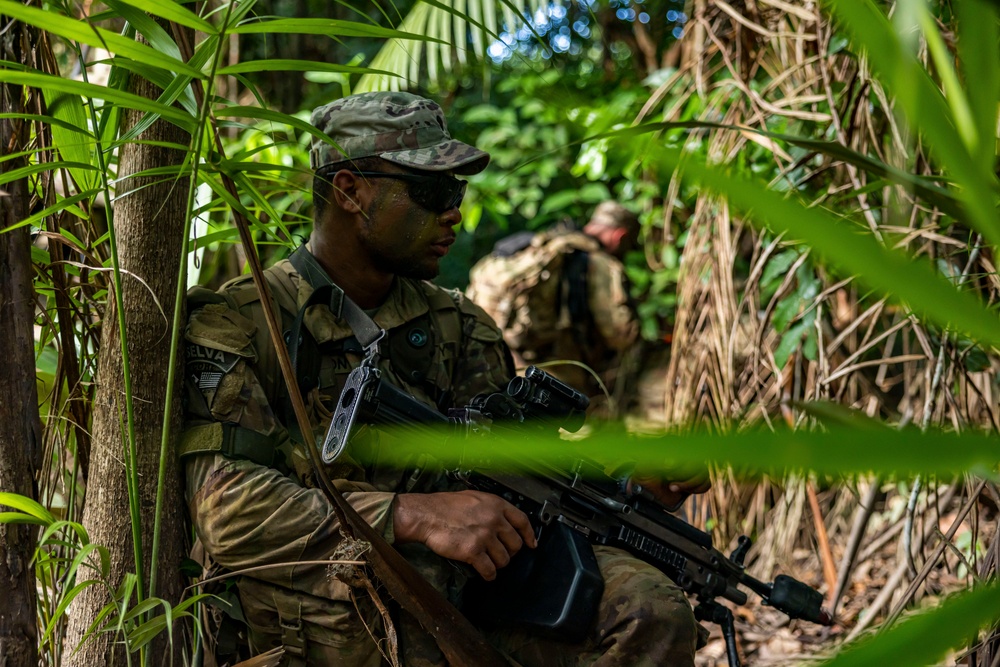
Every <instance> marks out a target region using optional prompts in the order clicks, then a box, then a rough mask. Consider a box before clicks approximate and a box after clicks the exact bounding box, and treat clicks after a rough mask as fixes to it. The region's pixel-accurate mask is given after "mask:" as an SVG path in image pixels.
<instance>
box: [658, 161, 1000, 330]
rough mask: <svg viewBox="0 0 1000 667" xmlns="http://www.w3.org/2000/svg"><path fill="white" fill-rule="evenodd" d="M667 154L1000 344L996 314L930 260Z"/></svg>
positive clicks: (752, 210) (939, 318)
mask: <svg viewBox="0 0 1000 667" xmlns="http://www.w3.org/2000/svg"><path fill="white" fill-rule="evenodd" d="M663 155H664V157H665V161H666V163H667V166H668V168H669V169H671V170H673V169H674V168H676V167H681V166H682V165H683V166H682V172H683V173H684V175H685V176H684V177H685V180H694V181H697V182H699V183H701V185H702V186H704V187H707V188H708V189H710V190H712V191H714V192H716V193H718V194H720V195H723V196H725V197H726V198H727V199H728V200H729V203H730V204H731V205H732V206H733V207H734V208H736V209H738V210H740V211H742V212H744V213H745V214H746V215H747V216H748V217H750V218H752V219H754V220H756V221H758V222H762V223H764V224H766V225H767V226H768V227H770V228H771V229H772V230H774V231H776V232H784V233H786V234H788V235H789V237H790V238H791V239H800V240H802V241H804V242H806V243H807V244H808V245H809V246H810V247H811V248H813V250H814V252H817V253H819V254H820V255H821V256H822V257H824V258H825V259H826V260H827V261H828V262H830V263H831V264H833V265H834V266H836V267H837V268H838V269H840V271H841V272H842V273H845V274H847V275H857V277H858V280H859V281H860V282H862V283H864V284H866V285H868V286H869V287H872V288H874V289H875V290H877V291H878V292H879V293H882V294H886V295H889V296H891V297H892V298H894V299H897V300H899V301H902V302H904V303H906V304H907V305H908V306H909V307H910V308H912V309H913V310H914V311H916V312H917V313H918V314H920V315H921V316H924V317H927V318H930V319H932V320H934V321H935V322H937V323H938V324H941V325H942V326H947V327H950V328H953V329H955V330H957V331H960V332H966V333H967V334H968V335H969V336H970V337H971V338H973V339H975V340H977V341H979V342H982V343H987V344H989V345H993V346H996V347H1000V320H998V318H997V316H996V314H995V313H993V312H991V311H989V310H987V309H986V308H985V307H984V306H983V304H982V303H981V302H980V301H979V300H978V299H977V298H976V297H975V296H973V295H972V294H970V293H968V292H962V291H959V290H958V289H956V288H955V286H954V285H952V284H950V283H948V282H947V281H946V280H945V279H944V278H943V277H941V276H940V275H939V274H938V273H936V272H935V271H934V270H933V269H932V268H931V267H930V266H929V264H928V262H926V261H925V260H922V259H915V258H913V257H912V256H910V255H908V254H906V253H904V252H901V251H898V250H894V249H890V248H886V247H885V246H882V245H881V244H879V243H878V242H877V241H876V240H875V239H874V238H872V237H871V236H870V235H869V234H867V233H864V232H862V231H861V228H860V227H855V228H852V227H849V226H847V225H845V224H844V222H843V221H842V220H840V219H839V218H837V217H835V216H833V215H832V214H830V213H827V212H825V211H822V210H820V209H817V208H809V207H806V206H803V205H802V204H800V203H798V202H796V201H794V200H792V199H788V198H786V197H784V196H782V195H780V194H778V193H775V192H772V191H771V190H768V189H767V188H766V187H764V186H763V185H761V184H758V183H754V182H753V181H750V180H747V179H745V178H743V177H740V176H737V175H735V174H733V173H729V172H728V171H726V170H724V169H722V168H719V167H707V166H705V165H701V164H698V163H696V162H694V161H692V160H685V159H683V157H682V155H681V153H680V152H678V151H675V150H671V149H664V150H663Z"/></svg>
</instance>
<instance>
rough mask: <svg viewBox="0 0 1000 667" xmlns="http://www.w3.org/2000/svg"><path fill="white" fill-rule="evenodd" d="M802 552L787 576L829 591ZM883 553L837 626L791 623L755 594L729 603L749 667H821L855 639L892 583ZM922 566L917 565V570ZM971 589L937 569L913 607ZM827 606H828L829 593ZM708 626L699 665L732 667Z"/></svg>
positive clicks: (891, 563) (865, 566)
mask: <svg viewBox="0 0 1000 667" xmlns="http://www.w3.org/2000/svg"><path fill="white" fill-rule="evenodd" d="M991 532H992V531H991ZM798 553H799V554H800V555H801V556H803V557H802V558H801V560H800V562H799V563H798V564H797V566H796V567H792V568H791V569H790V570H788V571H787V573H788V574H791V575H792V576H795V577H796V578H799V579H801V580H802V581H804V582H806V583H809V584H810V585H813V586H815V587H817V588H819V589H820V590H823V592H824V593H826V591H825V587H824V586H823V585H822V582H821V578H822V574H821V572H820V571H819V567H818V565H817V564H816V559H815V557H813V556H812V555H811V554H807V552H805V550H800V551H799V552H798ZM882 555H883V556H884V557H883V558H878V559H875V558H873V559H871V560H869V561H867V562H866V563H862V565H861V566H860V567H859V572H858V573H857V574H856V575H855V577H854V578H853V583H852V585H851V586H850V587H849V589H848V590H847V591H846V592H845V594H844V597H843V599H842V600H841V603H840V605H839V606H838V609H837V623H835V624H834V625H833V626H832V627H823V626H819V625H815V624H813V623H808V622H805V621H800V620H795V621H790V620H789V618H788V617H787V616H785V614H783V613H781V612H779V611H777V610H776V609H774V608H772V607H768V606H765V605H763V604H761V600H760V598H759V597H757V596H756V595H753V594H750V596H749V597H750V600H749V601H748V602H747V604H746V605H743V606H741V607H737V606H735V605H732V604H730V603H728V602H726V603H725V604H727V606H729V607H730V609H732V611H733V614H734V616H735V621H736V632H737V637H738V638H737V642H738V645H739V649H740V659H741V660H742V664H743V665H744V667H785V666H790V665H811V664H819V663H821V662H823V661H824V660H826V659H829V658H830V657H832V656H833V655H834V653H836V651H837V650H838V649H839V648H840V647H841V646H842V645H844V644H845V642H846V641H848V640H849V638H850V640H853V639H854V637H853V636H852V631H854V630H855V628H856V627H857V626H858V623H859V620H860V619H862V618H864V616H865V614H866V613H867V610H869V609H871V608H872V606H873V605H874V604H876V601H877V599H878V598H879V594H880V593H881V592H882V591H883V590H884V589H885V587H886V586H887V585H889V584H890V582H891V580H892V576H893V571H894V570H895V569H896V564H895V558H894V556H893V555H891V554H888V553H885V554H882ZM920 565H921V563H919V562H918V563H917V567H918V568H919V567H920ZM966 585H967V582H966V580H965V579H964V578H962V579H960V578H959V577H958V576H956V574H955V573H954V572H953V571H949V568H948V567H947V566H941V567H938V568H935V569H934V570H932V571H931V572H930V574H929V575H928V577H927V581H926V583H925V585H923V586H922V587H921V588H920V589H919V593H920V597H919V600H918V602H917V603H916V604H915V605H913V604H911V605H910V607H913V606H916V607H920V608H922V607H925V606H927V605H928V604H931V603H932V602H933V601H934V600H935V599H937V598H940V597H941V596H943V595H946V594H948V593H951V592H954V591H958V590H962V589H964V588H965V587H966ZM896 588H897V589H898V590H897V591H896V593H895V595H892V596H891V597H890V599H891V600H892V602H891V604H892V605H894V604H896V601H897V600H898V599H899V598H900V597H901V596H902V594H903V592H904V589H905V588H906V585H905V582H904V583H903V585H898V584H897V585H896ZM825 606H826V607H827V608H829V594H827V597H826V600H825ZM885 612H886V610H885V609H883V610H882V612H881V613H880V614H879V618H878V620H877V623H881V622H882V621H883V620H884V617H885ZM907 613H909V612H907ZM704 625H705V627H706V628H707V629H708V630H709V632H710V633H711V634H710V636H709V639H708V643H707V645H706V646H704V647H703V648H701V649H700V650H699V651H698V653H697V657H696V665H697V667H725V666H727V665H728V664H729V663H728V660H727V657H726V644H725V640H724V639H723V636H722V632H721V629H720V628H719V626H718V625H715V624H704ZM876 627H877V626H876ZM873 632H875V629H873V628H872V626H870V625H869V626H866V627H865V628H864V629H863V630H862V632H860V633H859V635H860V636H862V637H864V636H868V635H871V634H872V633H873ZM961 658H962V656H951V657H949V658H948V659H946V660H945V661H943V662H941V663H938V664H939V665H942V666H949V665H963V664H967V663H966V662H965V661H963V660H961Z"/></svg>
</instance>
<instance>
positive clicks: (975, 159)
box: [824, 0, 1000, 244]
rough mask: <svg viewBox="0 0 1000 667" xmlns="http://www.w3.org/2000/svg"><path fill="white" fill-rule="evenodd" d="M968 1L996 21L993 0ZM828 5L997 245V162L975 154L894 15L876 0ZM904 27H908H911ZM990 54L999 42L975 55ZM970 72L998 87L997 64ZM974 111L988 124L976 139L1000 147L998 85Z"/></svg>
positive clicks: (974, 220) (970, 84) (974, 35)
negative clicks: (909, 47)
mask: <svg viewBox="0 0 1000 667" xmlns="http://www.w3.org/2000/svg"><path fill="white" fill-rule="evenodd" d="M967 1H968V2H971V3H972V4H974V5H976V11H977V13H978V14H979V16H980V20H981V21H983V22H984V23H994V24H995V23H996V21H997V13H996V8H995V7H994V6H993V5H992V4H991V3H987V2H979V1H977V0H967ZM824 4H826V5H827V6H828V7H829V8H830V9H831V10H832V11H833V13H834V14H835V15H836V17H837V18H838V19H839V20H840V22H841V23H842V24H843V25H844V26H845V27H846V28H847V30H848V32H850V34H851V36H852V37H853V40H852V43H853V44H854V46H855V48H857V49H859V50H861V51H864V52H865V53H867V54H868V56H869V59H868V62H869V63H870V65H871V68H872V69H873V70H874V72H875V73H876V74H877V75H878V78H879V80H880V82H881V83H882V84H883V85H884V86H885V87H886V89H887V90H888V91H889V92H890V93H891V94H892V95H893V96H894V97H895V98H896V100H897V102H898V104H899V107H900V109H901V110H902V111H903V112H904V113H905V115H906V119H907V121H908V122H909V125H910V127H911V128H913V129H914V130H915V131H918V132H919V133H920V134H921V136H922V137H923V138H924V140H925V141H926V143H927V146H928V147H929V149H930V152H931V154H932V155H933V156H934V157H935V158H936V160H937V161H938V162H939V164H940V165H941V166H942V167H943V168H944V169H946V170H947V171H948V172H949V173H950V174H951V176H952V177H953V178H954V180H955V181H956V185H957V188H956V189H957V191H958V193H959V196H960V197H961V198H962V200H963V202H964V204H965V208H966V210H967V211H968V212H969V218H970V224H971V225H972V226H973V227H975V228H976V229H977V230H978V231H980V232H982V233H983V235H984V236H986V238H988V239H990V241H992V242H993V243H994V244H1000V224H998V222H997V208H996V207H997V201H996V200H997V197H996V188H997V178H996V175H995V174H994V173H993V167H992V160H989V161H987V160H985V159H983V158H981V157H980V155H981V152H982V150H981V149H974V150H973V153H975V154H973V153H970V151H969V146H968V144H967V143H966V141H963V137H962V134H961V133H960V131H959V129H958V127H959V126H960V125H961V119H960V118H956V116H955V112H954V111H953V105H949V101H948V100H947V99H946V98H945V97H944V95H943V94H942V93H941V91H940V90H939V89H938V87H937V84H936V83H935V82H934V81H933V80H932V79H931V77H930V75H929V73H928V71H927V69H926V68H925V67H924V66H923V64H922V63H921V62H920V61H919V60H918V59H917V57H916V55H915V54H914V53H912V52H909V51H908V50H907V48H906V47H905V46H904V44H903V41H902V40H901V39H900V37H899V35H898V34H897V32H896V30H895V29H894V28H893V26H892V24H891V23H890V22H889V19H888V18H887V17H886V15H885V14H884V13H883V12H882V10H881V9H879V8H878V7H877V6H876V5H875V3H873V2H871V0H826V2H825V3H824ZM963 14H964V13H963ZM902 29H904V30H905V29H907V26H903V28H902ZM935 30H936V27H935ZM986 32H987V39H989V37H988V35H989V33H990V32H993V34H995V25H994V28H993V30H992V31H989V30H988V31H986ZM961 37H962V38H963V39H965V38H971V39H972V40H973V41H974V43H978V42H980V41H981V38H982V35H981V34H980V33H979V31H976V32H971V31H969V30H965V31H963V35H961ZM963 51H964V47H963ZM990 53H996V45H995V44H993V45H991V47H990V48H989V49H988V50H987V52H986V53H985V54H976V56H975V58H976V59H978V58H982V57H988V55H989V54H990ZM971 73H973V74H975V75H982V76H984V80H983V81H975V80H968V78H967V80H966V81H965V87H966V88H969V89H974V88H976V87H977V86H982V87H984V88H986V87H988V86H990V85H991V84H992V85H995V82H996V80H997V75H996V73H995V69H994V68H986V69H984V68H981V67H974V68H973V69H972V70H971ZM956 94H959V93H956ZM984 94H985V95H986V96H988V102H986V103H984V102H983V101H982V100H981V96H982V95H984ZM987 105H990V110H989V111H988V112H987V113H988V114H991V115H990V116H986V115H984V113H983V109H985V108H986V107H987ZM954 106H955V107H961V108H966V105H965V103H964V100H963V101H962V102H961V103H958V102H957V101H956V102H955V105H954ZM974 110H975V114H976V124H977V125H978V130H977V131H983V128H985V127H986V126H989V130H987V134H988V136H985V137H978V142H977V143H978V144H981V145H987V144H988V145H989V146H991V147H993V146H995V144H996V129H995V128H996V113H997V90H996V89H995V88H993V89H990V90H986V91H985V92H980V93H979V95H977V98H976V101H975V107H974ZM986 118H989V120H987V119H986ZM994 153H995V150H992V149H991V150H990V154H991V155H993V154H994Z"/></svg>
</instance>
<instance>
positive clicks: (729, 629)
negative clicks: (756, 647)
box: [694, 600, 742, 667]
mask: <svg viewBox="0 0 1000 667" xmlns="http://www.w3.org/2000/svg"><path fill="white" fill-rule="evenodd" d="M694 617H695V618H697V619H698V620H699V621H708V622H710V623H716V624H718V626H719V627H720V628H722V636H723V637H725V639H726V657H728V658H729V667H741V665H742V663H741V662H740V654H739V652H738V651H737V650H736V625H735V624H734V623H733V612H732V611H731V610H730V609H729V607H723V606H722V605H721V604H719V603H718V602H716V601H715V600H705V601H703V602H700V603H699V604H698V606H697V607H695V608H694Z"/></svg>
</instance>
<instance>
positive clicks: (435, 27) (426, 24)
mask: <svg viewBox="0 0 1000 667" xmlns="http://www.w3.org/2000/svg"><path fill="white" fill-rule="evenodd" d="M546 4H547V3H546V2H544V0H440V1H438V0H421V1H420V2H417V4H415V5H414V6H413V9H411V10H410V12H409V13H408V14H407V15H406V17H405V18H404V19H403V22H402V24H401V25H400V26H399V29H400V30H402V31H404V32H409V33H414V34H419V35H423V36H425V37H428V38H431V39H432V40H440V41H427V42H423V41H417V40H412V39H390V40H388V41H387V42H386V43H385V45H384V46H383V47H382V48H381V49H380V50H379V52H378V53H377V54H376V55H375V58H374V59H372V62H371V67H372V69H379V70H385V71H388V72H392V73H393V74H394V75H395V76H389V75H383V74H366V75H365V76H363V77H362V78H361V79H360V81H359V82H358V84H357V86H356V87H355V91H354V92H365V91H372V90H401V89H405V88H407V87H408V86H411V85H414V84H416V83H417V82H418V81H420V73H421V66H422V65H424V64H426V67H427V80H429V81H437V80H438V77H439V76H440V75H441V74H443V73H447V72H451V71H455V70H456V69H458V68H461V67H465V66H467V65H469V64H471V63H473V62H475V61H476V60H477V58H479V59H481V58H486V57H487V56H486V52H487V49H488V48H489V47H490V45H491V44H492V43H493V42H494V41H496V40H499V39H500V33H501V31H502V30H503V29H504V26H506V30H512V29H513V28H514V26H517V25H518V24H522V23H526V21H525V19H524V17H525V16H526V15H527V16H531V15H533V14H534V13H535V12H537V11H541V10H543V9H544V7H545V6H546Z"/></svg>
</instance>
